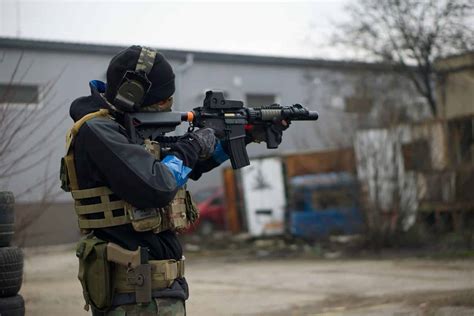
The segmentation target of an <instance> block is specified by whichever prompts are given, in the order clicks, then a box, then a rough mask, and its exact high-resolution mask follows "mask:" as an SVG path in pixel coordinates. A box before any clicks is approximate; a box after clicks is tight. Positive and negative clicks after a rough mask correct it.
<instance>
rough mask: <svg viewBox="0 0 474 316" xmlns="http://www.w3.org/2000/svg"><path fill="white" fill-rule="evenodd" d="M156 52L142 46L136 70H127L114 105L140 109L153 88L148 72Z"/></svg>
mask: <svg viewBox="0 0 474 316" xmlns="http://www.w3.org/2000/svg"><path fill="white" fill-rule="evenodd" d="M155 57H156V52H155V51H154V50H152V49H150V48H147V47H142V49H141V50H140V56H139V57H138V61H137V65H136V67H135V70H127V72H125V74H124V76H123V78H122V81H121V82H120V85H119V88H118V89H117V94H116V95H115V98H114V102H113V103H114V105H116V106H117V107H119V108H121V109H123V110H124V111H127V112H135V111H138V109H139V108H140V106H141V105H142V103H143V100H144V99H145V95H146V94H147V92H148V91H149V90H150V88H151V81H150V80H148V74H149V73H150V71H151V69H152V68H153V64H154V62H155Z"/></svg>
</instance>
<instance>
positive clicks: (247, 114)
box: [125, 91, 319, 169]
mask: <svg viewBox="0 0 474 316" xmlns="http://www.w3.org/2000/svg"><path fill="white" fill-rule="evenodd" d="M318 116H319V115H318V113H317V112H316V111H308V110H307V109H306V108H305V107H303V106H302V105H300V104H294V105H292V106H281V105H278V104H273V105H269V106H262V107H259V108H247V107H244V104H243V102H242V101H234V100H226V99H225V98H224V95H223V94H222V92H213V91H207V92H206V97H205V99H204V103H203V106H201V107H196V108H194V109H193V110H192V111H190V112H139V113H128V114H126V115H125V125H126V128H127V131H128V134H129V136H130V138H131V139H132V140H133V141H136V140H137V139H138V138H141V139H146V138H148V139H152V140H159V139H160V138H162V137H163V135H164V134H165V133H168V132H172V131H174V130H175V129H176V127H177V126H178V125H180V124H181V123H182V122H189V129H188V131H193V129H194V128H195V127H198V128H205V127H209V128H212V129H214V130H215V131H216V135H217V136H218V137H219V138H220V139H221V140H222V141H223V142H224V144H225V146H226V149H227V151H228V154H229V157H230V161H231V163H232V168H234V169H239V168H242V167H245V166H247V165H249V164H250V161H249V157H248V155H247V150H246V148H245V136H246V126H247V125H260V126H263V127H264V129H265V142H266V144H267V148H277V147H278V145H279V144H280V143H281V132H280V131H278V130H276V129H275V128H274V127H275V126H276V124H281V121H282V120H284V121H286V122H288V123H290V122H291V121H315V120H317V119H318Z"/></svg>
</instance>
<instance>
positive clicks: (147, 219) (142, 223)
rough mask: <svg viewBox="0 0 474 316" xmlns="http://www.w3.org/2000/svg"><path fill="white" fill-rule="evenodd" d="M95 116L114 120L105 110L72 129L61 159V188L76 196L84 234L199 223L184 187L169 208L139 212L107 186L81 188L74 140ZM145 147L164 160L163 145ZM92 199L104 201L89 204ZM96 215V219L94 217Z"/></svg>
mask: <svg viewBox="0 0 474 316" xmlns="http://www.w3.org/2000/svg"><path fill="white" fill-rule="evenodd" d="M95 117H104V118H110V115H109V111H108V110H106V109H101V110H99V111H97V112H94V113H89V114H87V115H85V116H84V117H83V118H81V119H80V120H79V121H77V122H76V123H75V124H74V125H73V126H72V128H71V129H70V130H69V131H68V133H67V135H66V155H65V156H64V157H63V158H62V160H61V184H62V185H61V187H62V189H63V190H64V191H66V192H71V194H72V197H73V199H74V208H75V211H76V214H77V216H78V218H79V228H80V229H81V231H82V232H83V233H87V232H89V231H90V230H92V229H95V228H104V227H112V226H118V225H123V224H129V223H131V224H132V225H133V228H134V229H135V230H136V231H140V232H142V231H149V230H153V231H154V232H155V233H159V232H161V231H164V230H168V229H171V230H180V229H184V228H186V227H188V226H189V225H190V224H192V223H193V222H195V221H196V219H197V218H198V216H199V212H198V210H197V208H196V206H195V204H194V203H193V201H192V199H191V195H190V193H189V191H187V190H186V189H185V188H180V189H179V190H178V192H177V193H176V196H175V197H174V199H173V200H172V201H171V202H170V203H169V204H168V205H167V206H165V207H163V208H149V209H138V208H136V207H134V206H132V205H131V204H129V203H127V202H125V201H123V200H118V199H117V198H116V197H115V196H114V193H113V192H112V190H110V189H109V188H108V187H106V186H102V187H97V188H91V189H84V190H80V189H79V185H78V182H77V173H76V167H75V164H74V150H73V146H74V139H75V137H76V135H77V133H78V132H79V129H80V128H81V126H82V125H83V124H84V123H85V122H87V121H88V120H90V119H93V118H95ZM145 148H146V150H147V151H148V152H149V153H150V154H152V155H154V156H155V158H156V159H160V146H159V144H158V143H157V142H154V141H150V140H146V141H145ZM91 198H94V199H95V200H97V201H100V202H97V203H93V204H91V203H88V202H89V201H91V200H90V199H91ZM88 199H89V200H88ZM92 214H94V215H95V216H94V218H91V217H90V216H91V215H92Z"/></svg>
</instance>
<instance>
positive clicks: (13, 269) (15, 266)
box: [0, 247, 23, 316]
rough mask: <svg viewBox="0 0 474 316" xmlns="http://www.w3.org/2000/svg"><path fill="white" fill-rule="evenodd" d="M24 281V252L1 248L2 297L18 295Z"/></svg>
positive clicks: (0, 290) (0, 288) (15, 248)
mask: <svg viewBox="0 0 474 316" xmlns="http://www.w3.org/2000/svg"><path fill="white" fill-rule="evenodd" d="M22 281H23V252H22V251H21V249H20V248H18V247H4V248H0V297H6V296H13V295H16V294H17V293H18V291H19V290H20V288H21V282H22ZM0 315H2V316H3V314H1V313H0Z"/></svg>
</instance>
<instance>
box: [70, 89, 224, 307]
mask: <svg viewBox="0 0 474 316" xmlns="http://www.w3.org/2000/svg"><path fill="white" fill-rule="evenodd" d="M90 86H91V95H90V96H86V97H81V98H78V99H76V100H75V101H74V102H73V103H72V105H71V108H70V115H71V118H72V119H73V120H74V121H77V120H79V119H80V118H82V117H83V116H84V115H86V114H88V113H92V112H95V111H98V110H99V109H100V108H107V105H106V102H105V100H104V99H103V97H102V96H101V95H100V93H101V92H103V90H104V88H105V86H104V84H103V83H102V82H100V81H92V82H91V83H90ZM73 150H74V159H75V165H76V172H77V177H78V184H79V188H80V189H88V188H94V187H99V186H107V187H109V188H110V189H111V190H112V191H113V192H114V193H115V194H116V195H117V199H123V200H125V201H127V202H129V203H130V204H132V205H134V206H136V207H140V208H151V207H163V206H165V205H167V204H168V203H169V202H170V201H171V200H172V199H173V198H174V195H175V194H176V192H177V189H178V184H179V182H180V181H181V182H182V181H183V178H184V179H185V178H187V177H191V178H193V179H197V178H199V177H200V176H201V174H202V173H203V172H206V171H208V170H210V169H212V168H214V167H216V166H217V165H219V162H217V161H216V160H218V161H220V160H219V159H213V158H211V159H209V160H208V161H204V162H199V161H198V152H199V148H198V145H197V144H196V143H193V142H192V141H190V140H189V139H185V140H183V141H180V142H178V143H176V144H175V145H174V146H173V147H172V149H171V151H170V152H169V153H168V155H172V156H173V157H174V158H175V159H177V161H180V162H182V167H181V169H179V170H173V168H169V166H167V165H166V164H164V163H162V162H160V161H157V160H155V158H154V157H153V156H152V155H151V154H149V153H148V152H147V151H146V150H145V148H144V147H143V146H142V145H140V144H135V143H132V142H131V141H130V140H129V138H128V136H127V133H126V131H125V129H124V127H123V126H122V125H121V124H120V116H116V117H115V120H111V119H108V118H93V119H91V120H89V121H87V122H86V123H85V124H84V125H83V126H82V127H81V128H80V130H79V133H78V134H77V137H76V139H75V143H74V148H73ZM180 177H181V179H180ZM94 234H95V235H96V236H97V237H98V238H101V239H103V240H107V241H111V242H114V243H116V244H118V245H120V246H122V247H124V248H126V249H129V250H136V249H137V248H138V246H141V247H147V248H148V249H149V256H150V259H153V260H162V259H176V260H179V259H181V257H182V255H183V251H182V248H181V245H180V243H179V241H178V239H177V237H176V234H175V233H174V232H172V231H164V232H161V233H159V234H153V232H151V231H149V232H136V231H134V230H133V228H132V226H131V224H126V225H121V226H115V227H110V228H103V229H95V230H94ZM184 283H185V282H184ZM183 285H185V284H183ZM184 288H186V290H185V292H186V293H185V296H186V298H187V286H185V287H184Z"/></svg>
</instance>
